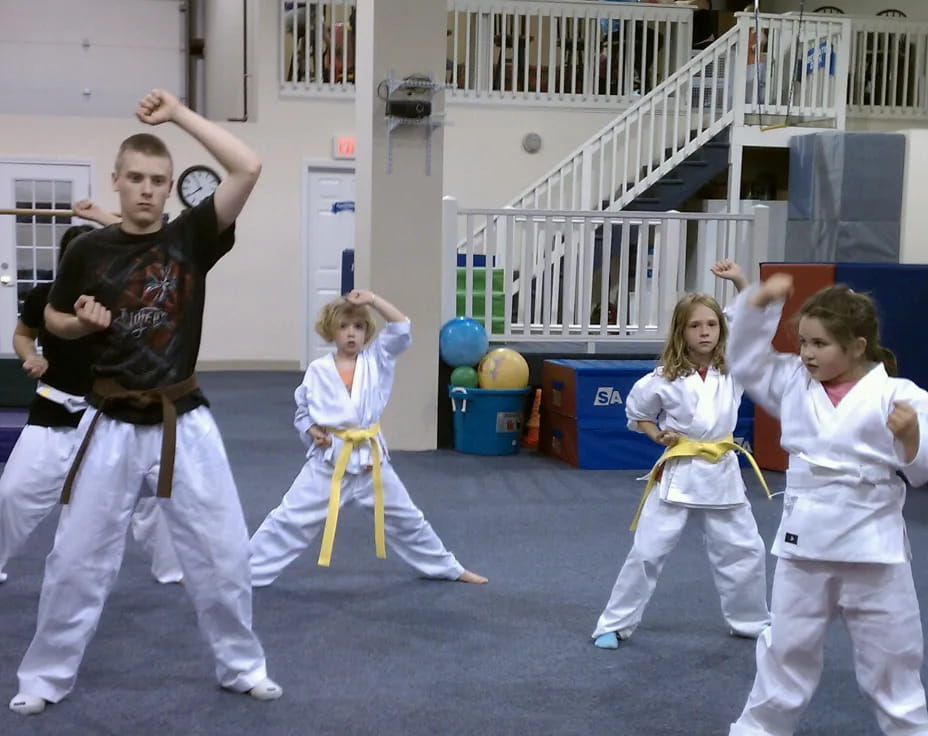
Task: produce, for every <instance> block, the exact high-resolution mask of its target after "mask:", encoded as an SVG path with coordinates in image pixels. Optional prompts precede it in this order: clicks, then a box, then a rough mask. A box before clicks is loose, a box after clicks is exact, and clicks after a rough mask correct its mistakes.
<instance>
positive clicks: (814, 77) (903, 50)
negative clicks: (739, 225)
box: [279, 0, 928, 122]
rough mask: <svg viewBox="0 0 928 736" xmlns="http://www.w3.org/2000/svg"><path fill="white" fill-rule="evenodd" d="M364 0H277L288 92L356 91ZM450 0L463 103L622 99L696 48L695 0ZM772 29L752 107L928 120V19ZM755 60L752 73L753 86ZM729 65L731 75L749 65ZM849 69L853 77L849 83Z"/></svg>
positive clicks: (454, 85) (453, 72) (769, 22)
mask: <svg viewBox="0 0 928 736" xmlns="http://www.w3.org/2000/svg"><path fill="white" fill-rule="evenodd" d="M355 2H356V0H296V1H295V2H294V1H293V0H279V9H280V30H279V35H280V44H279V49H280V57H279V66H280V69H279V77H280V90H281V94H283V95H288V96H305V97H327V98H333V97H335V98H345V97H353V95H354V66H355V48H354V47H355V35H354V27H355V23H354V15H355ZM445 2H447V5H448V31H447V33H448V36H447V66H446V77H445V82H446V83H448V84H449V85H450V88H449V90H448V99H449V100H452V101H461V102H471V103H484V102H487V103H492V102H500V101H502V102H505V103H506V104H534V105H539V104H540V105H555V106H557V105H560V106H564V105H570V106H577V105H581V106H583V105H589V106H599V107H602V106H609V105H617V106H623V105H627V104H629V103H632V102H635V101H637V99H639V97H640V96H642V95H643V94H645V93H647V92H649V91H651V90H653V89H654V88H655V87H657V86H658V85H659V84H660V83H661V82H663V81H665V80H666V79H668V77H670V76H671V75H672V74H673V73H674V72H676V71H678V70H679V69H680V68H681V67H682V66H683V65H684V64H685V63H686V61H687V58H688V56H689V48H690V41H691V36H692V16H691V13H692V11H691V10H689V9H687V8H677V7H673V6H669V5H650V4H632V3H611V2H589V1H574V2H571V1H569V0H565V1H563V2H541V1H540V0H534V2H532V1H531V0H523V1H520V2H503V1H501V0H496V2H487V1H486V0H445ZM738 15H739V16H740V18H745V19H747V20H741V19H740V18H739V25H740V26H741V28H742V29H743V33H744V34H745V36H744V47H745V49H746V48H747V44H748V41H751V34H752V33H753V32H752V30H751V27H752V26H753V16H752V15H749V14H748V15H742V14H738ZM846 24H850V29H849V30H847V26H846ZM761 25H762V31H761V38H762V47H763V49H762V52H761V57H762V59H761V63H760V64H759V65H758V66H759V69H758V70H759V71H760V76H761V79H762V80H763V83H762V84H761V85H757V90H756V93H757V94H758V96H759V99H757V100H751V99H749V100H748V102H749V103H753V105H754V108H755V109H753V110H752V109H751V104H749V105H748V109H747V113H748V115H749V116H750V115H751V114H758V115H766V120H767V121H768V122H769V121H775V120H777V119H778V118H779V119H781V120H783V121H785V119H786V116H787V112H789V117H790V119H791V121H793V118H794V116H797V117H798V119H800V120H801V119H803V116H807V117H808V119H810V120H811V119H816V116H818V117H822V116H823V115H824V114H827V113H828V111H829V110H830V109H833V108H835V107H837V104H836V98H839V97H842V96H843V97H845V99H846V103H847V104H846V112H847V114H848V115H853V116H861V115H867V116H885V117H901V118H915V117H925V116H928V23H925V22H914V21H910V20H908V19H898V18H882V17H875V16H835V15H820V14H814V13H806V14H804V16H803V17H802V20H801V22H800V18H799V14H798V13H786V14H784V15H781V16H775V15H762V16H761ZM745 53H747V52H745ZM752 67H753V63H752V64H751V65H750V66H749V70H748V71H746V76H747V79H746V83H747V89H748V90H749V91H748V94H749V95H750V94H751V92H750V89H751V88H752V86H753V81H752V80H753V75H754V73H755V70H754V69H753V68H752ZM729 68H730V69H731V70H732V79H733V77H734V74H733V72H734V70H737V68H738V67H737V66H731V67H729ZM845 70H846V71H847V78H846V85H844V84H842V83H841V81H840V80H839V77H842V76H843V72H844V71H845ZM723 74H724V71H723V72H722V73H720V74H718V75H717V79H716V81H717V82H720V81H721V80H722V76H723ZM728 83H729V85H730V84H731V82H728ZM842 90H844V94H842ZM758 105H760V106H761V107H762V108H763V109H758V108H757V106H758ZM739 122H740V121H739ZM755 122H756V121H755Z"/></svg>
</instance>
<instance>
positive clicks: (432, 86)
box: [385, 69, 454, 176]
mask: <svg viewBox="0 0 928 736" xmlns="http://www.w3.org/2000/svg"><path fill="white" fill-rule="evenodd" d="M385 83H386V86H387V98H388V99H389V97H390V95H392V94H393V93H394V92H396V91H397V90H400V89H403V88H407V89H408V88H421V89H423V90H424V92H425V93H426V94H427V95H428V100H429V102H430V103H431V100H432V98H433V97H434V96H435V95H436V94H437V93H438V92H439V91H441V90H443V89H447V88H449V87H453V86H454V85H451V84H444V83H440V82H435V81H433V80H432V77H431V75H429V76H427V77H426V76H408V77H405V78H403V79H396V78H394V76H393V70H392V69H391V70H390V73H389V74H388V75H387V79H386V80H385ZM386 117H387V173H388V174H390V173H393V131H394V130H396V129H397V128H399V127H400V126H402V125H411V126H419V127H424V128H425V175H426V176H431V174H432V131H433V130H435V129H436V128H440V127H442V126H443V125H445V124H446V123H445V115H444V113H438V114H434V115H432V114H429V115H428V116H427V117H422V118H406V117H399V116H397V115H387V116H386Z"/></svg>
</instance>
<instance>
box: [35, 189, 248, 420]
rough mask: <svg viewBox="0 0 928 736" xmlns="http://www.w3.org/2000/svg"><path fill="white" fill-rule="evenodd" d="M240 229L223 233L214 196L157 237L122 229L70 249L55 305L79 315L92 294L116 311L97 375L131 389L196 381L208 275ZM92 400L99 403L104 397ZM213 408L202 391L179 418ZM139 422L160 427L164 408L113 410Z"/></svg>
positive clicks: (102, 336)
mask: <svg viewBox="0 0 928 736" xmlns="http://www.w3.org/2000/svg"><path fill="white" fill-rule="evenodd" d="M234 242H235V227H234V225H233V226H231V227H229V228H228V229H226V230H225V231H224V232H222V233H220V232H219V228H218V225H217V223H216V209H215V206H214V205H213V198H212V197H208V198H207V199H205V200H203V202H201V203H200V204H198V205H197V206H196V207H194V208H193V209H189V210H187V211H186V212H184V213H183V214H181V215H180V216H179V217H177V218H176V219H174V220H172V221H171V222H168V223H165V224H164V225H163V226H162V228H161V229H160V230H159V231H158V232H156V233H150V234H146V235H136V234H132V233H126V232H124V231H123V230H122V228H121V227H120V226H119V225H110V226H109V227H105V228H102V229H100V230H95V231H94V232H92V233H88V234H87V235H85V236H83V237H82V238H81V239H80V240H79V241H76V242H75V243H74V244H73V245H71V247H69V248H68V251H67V253H66V254H65V256H64V258H63V259H62V262H61V266H60V268H59V271H58V277H57V279H56V280H55V284H54V286H53V287H52V291H51V294H50V296H49V303H50V304H51V305H52V307H54V308H55V309H57V310H59V311H61V312H71V313H73V312H74V302H75V301H77V298H78V297H79V296H80V295H81V294H87V295H89V296H92V297H93V298H94V299H96V300H97V301H98V302H99V303H100V304H102V305H103V306H105V307H106V308H107V309H109V310H110V312H112V315H113V322H112V324H111V325H110V327H109V328H107V329H106V330H104V331H103V332H101V333H99V338H98V339H99V341H100V347H99V350H98V351H97V353H96V355H95V357H94V362H93V374H94V376H95V377H98V378H112V379H115V380H116V381H118V382H119V383H120V385H122V386H124V387H125V388H127V389H151V388H160V387H162V386H169V385H171V384H173V383H178V382H180V381H183V380H184V379H186V378H188V377H189V376H191V375H192V374H193V372H194V368H195V366H196V362H197V354H198V353H199V350H200V336H201V332H202V329H203V305H204V302H205V297H206V274H207V272H208V271H209V270H210V269H211V268H212V267H213V266H214V265H215V264H216V262H217V261H218V260H219V259H220V258H221V257H222V256H223V255H225V254H226V253H228V252H229V250H230V249H231V248H232V244H233V243H234ZM90 400H91V403H92V404H93V405H94V406H99V403H100V400H99V398H98V397H95V396H91V399H90ZM202 405H208V402H207V401H206V397H205V396H203V394H202V392H201V391H199V390H197V391H195V392H194V393H193V394H191V395H189V396H186V397H184V398H183V399H180V400H179V401H178V402H177V411H178V413H179V414H180V413H183V412H186V411H190V410H191V409H195V408H196V407H198V406H202ZM106 413H107V415H109V416H111V417H113V418H114V419H118V420H120V421H123V422H131V423H132V424H158V423H160V422H161V406H160V405H159V404H154V405H152V406H150V407H148V408H146V409H135V408H132V407H128V406H125V405H117V406H114V407H112V408H111V407H109V406H108V407H107V409H106Z"/></svg>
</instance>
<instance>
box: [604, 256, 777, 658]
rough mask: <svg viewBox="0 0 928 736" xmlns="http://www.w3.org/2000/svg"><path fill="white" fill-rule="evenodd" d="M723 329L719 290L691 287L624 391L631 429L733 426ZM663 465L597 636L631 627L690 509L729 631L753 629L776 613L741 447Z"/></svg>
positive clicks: (694, 434) (609, 645) (723, 272)
mask: <svg viewBox="0 0 928 736" xmlns="http://www.w3.org/2000/svg"><path fill="white" fill-rule="evenodd" d="M712 270H713V272H714V273H715V274H716V275H717V276H719V277H720V278H724V279H728V280H732V281H734V283H735V285H736V287H738V288H739V289H740V288H742V287H743V286H744V285H746V283H747V281H746V279H745V278H744V275H743V273H742V272H741V269H740V268H739V267H738V266H737V265H736V264H734V263H732V262H731V261H728V260H725V261H719V262H718V263H716V264H715V266H713V269H712ZM726 335H727V325H726V323H725V318H724V316H723V314H722V310H721V308H720V307H719V305H718V303H717V302H716V301H715V299H713V298H712V297H710V296H706V295H703V294H687V295H685V296H684V297H683V298H682V299H681V300H680V301H679V302H678V303H677V306H676V308H675V309H674V312H673V318H672V320H671V326H670V336H669V338H668V341H667V345H666V346H665V347H664V353H663V356H662V358H661V365H660V366H659V367H658V368H657V369H655V370H654V371H653V372H651V373H649V374H648V375H647V376H645V377H643V378H641V379H640V380H639V381H637V382H636V383H635V385H634V386H633V387H632V390H631V391H630V392H629V394H628V398H627V400H626V402H625V411H626V415H627V416H628V427H629V429H631V430H633V431H638V432H644V433H645V434H647V435H648V436H649V437H650V438H651V439H652V440H654V441H655V442H657V443H658V444H661V445H665V446H667V447H672V446H673V445H675V444H677V443H678V442H679V441H680V440H681V438H682V439H686V440H694V441H699V442H710V443H714V442H719V441H721V440H724V439H725V438H726V437H729V436H731V435H732V433H733V431H734V429H735V423H736V422H737V419H738V406H739V405H740V403H741V393H742V390H741V387H740V386H739V385H738V384H737V383H735V381H734V380H733V379H732V377H731V375H730V374H729V373H728V369H727V367H726V365H725V341H726ZM660 472H661V476H660V481H659V493H650V494H649V495H648V496H647V498H646V500H645V502H644V506H643V507H642V509H641V513H640V517H639V520H638V526H637V530H636V532H635V539H634V542H633V544H632V548H631V551H629V553H628V557H627V558H626V559H625V564H624V565H623V566H622V570H621V571H620V572H619V576H618V578H617V579H616V581H615V585H614V587H613V588H612V595H611V596H610V598H609V602H608V603H607V604H606V608H605V610H604V611H603V612H602V614H601V615H600V617H599V621H598V622H597V624H596V629H595V630H594V631H593V640H594V643H595V644H596V646H597V647H599V648H601V649H615V648H617V647H618V644H619V641H620V640H623V639H628V638H629V637H630V636H631V635H632V633H633V632H634V631H635V629H636V628H637V627H638V624H639V623H640V622H641V617H642V615H643V614H644V609H645V607H646V606H647V604H648V601H649V600H650V599H651V595H652V594H653V593H654V588H655V586H656V585H657V578H658V576H659V575H660V572H661V568H662V567H663V565H664V561H665V559H666V558H667V555H668V554H670V552H671V551H672V550H673V548H674V547H675V546H676V544H677V542H678V541H679V539H680V535H681V534H682V532H683V528H684V527H685V525H686V523H687V521H688V520H689V519H690V518H695V519H697V520H698V522H699V523H700V524H701V525H702V529H703V537H704V539H705V544H706V552H707V553H708V555H709V562H710V563H711V565H712V571H713V574H714V577H715V586H716V589H717V590H718V593H719V597H720V598H721V603H722V615H723V616H724V617H725V620H726V622H727V623H728V626H729V632H730V633H731V634H733V635H737V636H745V637H756V636H757V635H758V634H759V633H760V632H761V631H762V630H763V629H764V628H766V627H767V626H768V625H769V623H770V614H769V612H768V610H767V583H766V573H765V569H766V568H765V560H764V557H765V549H764V542H763V540H762V539H761V537H760V534H759V533H758V531H757V524H756V522H755V520H754V515H753V514H752V513H751V505H750V503H749V502H748V500H747V497H746V495H745V486H744V481H743V480H742V478H741V469H740V467H739V465H738V458H737V457H736V453H735V452H732V451H728V452H726V453H725V454H724V455H723V456H722V457H721V459H719V460H718V462H710V461H708V460H704V459H702V458H700V457H678V458H673V459H669V460H667V461H666V463H665V464H664V465H663V466H662V468H661V471H660ZM655 490H657V489H655Z"/></svg>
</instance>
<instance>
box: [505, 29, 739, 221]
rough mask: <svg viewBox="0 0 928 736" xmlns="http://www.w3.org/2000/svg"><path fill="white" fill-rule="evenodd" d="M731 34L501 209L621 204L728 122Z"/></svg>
mask: <svg viewBox="0 0 928 736" xmlns="http://www.w3.org/2000/svg"><path fill="white" fill-rule="evenodd" d="M738 38H739V34H738V29H737V28H732V29H731V30H729V31H728V32H727V33H726V34H725V35H724V36H722V37H721V38H720V39H718V40H717V41H716V42H715V43H714V44H712V45H711V46H710V47H709V48H707V49H705V50H703V51H701V52H700V53H699V54H697V55H696V56H694V57H693V58H692V59H691V60H690V61H689V62H687V63H686V64H685V65H684V66H683V67H681V68H680V69H679V70H677V71H676V72H675V73H674V74H672V75H671V76H670V77H669V78H668V79H666V80H665V81H664V82H662V83H661V84H659V85H658V86H657V87H655V88H654V89H653V90H652V91H651V92H650V93H648V94H647V95H646V96H644V97H642V98H641V99H640V100H639V101H638V102H637V103H636V104H634V105H633V106H632V107H630V108H628V109H627V110H625V111H624V112H623V113H622V114H621V115H619V116H618V117H617V118H616V119H615V120H613V121H612V122H611V123H609V124H608V125H606V126H605V127H604V128H602V129H601V130H600V131H599V132H597V133H596V134H594V135H593V136H592V137H591V138H589V139H588V140H587V141H586V142H585V143H584V144H583V145H582V146H580V147H579V148H577V149H576V150H575V151H574V152H573V153H572V154H570V155H569V156H567V157H566V158H565V159H564V160H563V161H562V162H561V163H560V164H558V165H557V166H556V167H555V168H554V169H553V170H552V171H551V172H550V173H549V174H547V175H545V176H543V177H541V178H540V179H538V180H537V181H536V182H534V183H533V184H532V185H531V186H529V187H528V188H526V189H525V191H523V192H522V193H520V194H519V195H518V196H516V197H515V198H513V200H512V201H511V202H509V203H508V205H507V206H510V207H516V208H537V209H579V210H599V209H613V210H617V209H621V208H622V207H623V206H624V205H626V204H627V203H628V202H630V201H631V200H632V199H634V198H635V197H636V196H638V195H639V194H640V193H641V192H643V191H644V190H646V189H647V188H648V187H650V186H651V184H653V183H654V182H655V181H657V180H658V179H660V178H661V177H662V176H663V175H664V174H665V173H666V172H667V171H669V170H670V169H672V168H673V167H674V166H676V165H677V164H678V163H680V162H681V161H683V160H684V159H685V158H686V157H687V156H689V155H690V154H691V153H693V152H694V151H696V150H697V149H698V148H699V147H700V146H701V145H703V144H704V143H705V142H707V141H709V140H710V139H711V138H712V137H713V136H715V135H716V134H717V133H719V132H720V131H721V130H723V129H724V128H725V127H726V126H728V125H729V124H730V123H731V122H732V120H733V119H734V118H733V114H734V113H733V104H732V98H733V94H732V89H731V85H730V84H729V83H728V82H727V78H728V76H727V72H728V71H729V70H730V69H732V68H733V66H734V64H735V62H736V58H737V51H738Z"/></svg>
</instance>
